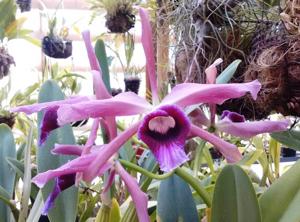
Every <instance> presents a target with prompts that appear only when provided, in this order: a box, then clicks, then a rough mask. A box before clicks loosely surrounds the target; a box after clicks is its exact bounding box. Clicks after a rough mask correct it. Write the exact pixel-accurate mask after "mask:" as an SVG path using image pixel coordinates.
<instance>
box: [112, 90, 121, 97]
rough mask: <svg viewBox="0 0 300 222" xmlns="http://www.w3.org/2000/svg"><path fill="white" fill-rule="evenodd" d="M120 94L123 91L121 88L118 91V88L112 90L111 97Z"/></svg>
mask: <svg viewBox="0 0 300 222" xmlns="http://www.w3.org/2000/svg"><path fill="white" fill-rule="evenodd" d="M120 93H122V89H120V88H118V89H116V88H111V95H112V96H116V95H118V94H120Z"/></svg>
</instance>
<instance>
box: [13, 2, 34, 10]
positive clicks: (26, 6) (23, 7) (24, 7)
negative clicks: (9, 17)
mask: <svg viewBox="0 0 300 222" xmlns="http://www.w3.org/2000/svg"><path fill="white" fill-rule="evenodd" d="M16 3H17V4H18V6H19V8H20V9H21V12H29V11H30V10H31V0H17V1H16Z"/></svg>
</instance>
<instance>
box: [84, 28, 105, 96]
mask: <svg viewBox="0 0 300 222" xmlns="http://www.w3.org/2000/svg"><path fill="white" fill-rule="evenodd" d="M82 38H83V41H84V43H85V47H86V50H87V54H88V58H89V61H90V66H91V70H92V74H93V80H94V81H93V85H94V90H95V93H96V97H97V99H107V98H110V97H111V95H110V93H109V92H108V91H107V89H106V86H105V84H104V82H103V80H102V70H101V67H100V65H99V63H98V60H97V57H96V54H95V51H94V48H93V46H92V42H91V36H90V32H89V31H84V32H82Z"/></svg>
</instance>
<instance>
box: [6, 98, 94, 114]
mask: <svg viewBox="0 0 300 222" xmlns="http://www.w3.org/2000/svg"><path fill="white" fill-rule="evenodd" d="M89 100H91V98H90V97H87V96H76V97H71V98H69V99H66V100H59V101H52V102H46V103H35V104H32V105H26V106H18V107H15V108H12V109H11V111H12V112H24V113H26V114H32V113H35V112H39V111H41V110H44V109H47V108H52V107H57V106H60V105H65V104H74V103H79V102H83V101H89Z"/></svg>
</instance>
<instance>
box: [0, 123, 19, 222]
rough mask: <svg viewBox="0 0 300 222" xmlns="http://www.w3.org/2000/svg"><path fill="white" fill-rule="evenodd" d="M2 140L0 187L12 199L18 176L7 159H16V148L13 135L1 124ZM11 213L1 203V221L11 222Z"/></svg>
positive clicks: (0, 136)
mask: <svg viewBox="0 0 300 222" xmlns="http://www.w3.org/2000/svg"><path fill="white" fill-rule="evenodd" d="M0 138H1V139H0V186H1V187H3V189H5V190H6V192H7V193H8V195H9V198H10V199H11V198H12V195H13V192H14V182H15V176H16V174H15V172H14V170H13V169H12V168H11V167H10V166H9V164H8V162H7V161H6V158H7V157H11V158H16V146H15V141H14V137H13V133H12V131H11V129H10V128H9V127H8V126H7V125H5V124H0ZM10 213H11V212H10V208H9V207H7V206H6V205H5V204H4V203H3V202H2V201H0V215H1V221H4V222H10Z"/></svg>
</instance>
